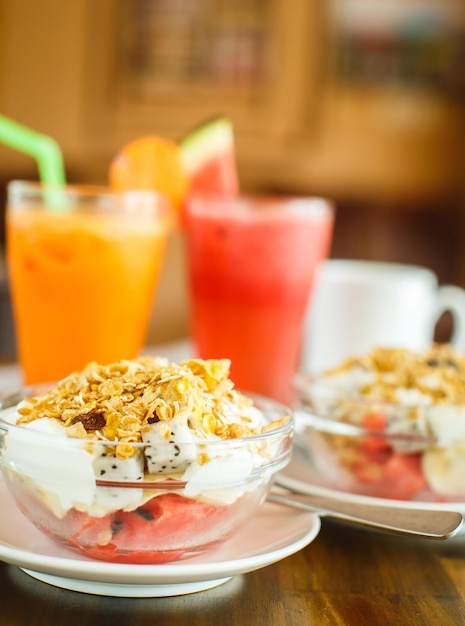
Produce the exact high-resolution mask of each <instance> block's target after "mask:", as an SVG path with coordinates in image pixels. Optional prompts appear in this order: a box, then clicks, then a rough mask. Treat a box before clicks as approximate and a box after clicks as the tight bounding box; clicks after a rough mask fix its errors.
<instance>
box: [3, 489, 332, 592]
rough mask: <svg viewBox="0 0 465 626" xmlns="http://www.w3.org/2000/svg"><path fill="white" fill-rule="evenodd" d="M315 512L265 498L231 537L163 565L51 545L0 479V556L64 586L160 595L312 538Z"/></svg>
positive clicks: (275, 557) (202, 585) (242, 568)
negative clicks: (108, 560)
mask: <svg viewBox="0 0 465 626" xmlns="http://www.w3.org/2000/svg"><path fill="white" fill-rule="evenodd" d="M319 530H320V519H319V517H318V516H317V515H315V514H314V513H310V512H305V511H297V510H295V509H291V508H287V507H285V506H279V505H275V504H270V503H265V504H264V505H263V507H262V508H261V509H260V510H259V512H258V513H257V515H256V516H255V517H254V518H253V519H252V520H250V522H248V523H247V524H246V525H245V526H244V527H243V528H242V529H241V530H240V531H239V532H238V533H237V535H236V536H234V537H232V538H231V539H229V540H228V541H226V542H224V543H223V544H221V545H220V546H218V547H217V548H215V549H212V550H211V551H209V552H208V553H205V554H202V555H200V556H196V557H193V558H191V559H186V560H185V561H178V562H173V563H168V564H162V565H130V564H115V563H106V562H102V561H95V560H91V559H88V558H86V557H85V556H81V555H79V554H75V553H74V552H72V551H69V550H67V549H66V548H64V547H61V546H59V545H58V544H55V543H54V542H53V541H52V540H51V539H49V538H47V537H46V536H45V535H43V534H42V533H41V532H40V531H39V530H37V529H36V528H35V526H33V524H32V523H31V522H29V520H28V519H26V517H25V516H24V515H23V514H22V513H21V512H20V511H19V509H18V508H17V507H16V505H15V503H14V501H13V499H12V497H11V495H10V493H9V492H8V489H7V487H6V485H5V483H4V482H3V481H2V480H1V478H0V560H2V561H5V562H6V563H9V564H11V565H16V566H18V567H20V568H21V569H22V570H23V571H25V572H26V573H27V574H29V575H30V576H32V577H34V578H36V579H38V580H41V581H43V582H46V583H48V584H51V585H55V586H57V587H62V588H64V589H71V590H73V591H80V592H84V593H92V594H96V595H107V596H121V597H165V596H175V595H184V594H188V593H195V592H197V591H203V590H205V589H210V588H213V587H216V586H218V585H220V584H222V583H224V582H226V581H227V580H229V579H230V578H232V577H233V576H236V575H239V574H246V573H248V572H252V571H254V570H257V569H260V568H262V567H265V566H267V565H271V564H272V563H275V562H277V561H280V560H282V559H284V558H285V557H287V556H290V555H291V554H294V553H295V552H297V551H299V550H301V549H302V548H304V547H305V546H306V545H308V544H309V543H311V542H312V541H313V540H314V539H315V537H316V536H317V535H318V532H319Z"/></svg>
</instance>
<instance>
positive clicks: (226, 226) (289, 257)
mask: <svg viewBox="0 0 465 626" xmlns="http://www.w3.org/2000/svg"><path fill="white" fill-rule="evenodd" d="M333 220H334V211H333V208H332V206H331V204H330V203H329V202H328V201H327V200H324V199H321V198H292V197H278V196H276V197H266V196H263V197H261V196H256V197H254V196H243V197H239V198H235V199H234V198H229V199H223V198H214V197H212V196H209V197H200V196H197V197H192V198H190V199H189V200H188V201H187V203H186V214H185V227H186V239H187V260H188V275H189V283H190V299H191V325H192V338H193V343H194V349H195V351H196V353H197V355H198V356H200V357H202V358H229V359H231V362H232V363H231V377H232V379H233V380H234V381H235V384H236V387H238V388H239V389H244V390H248V391H252V392H255V393H259V394H263V395H266V396H269V397H272V398H275V399H277V400H279V401H281V402H285V403H287V404H289V403H291V401H292V396H293V393H292V379H293V376H294V374H295V372H296V370H297V365H298V360H299V356H300V355H299V352H300V346H301V333H302V324H303V318H304V314H305V310H306V308H307V305H308V301H309V298H310V296H311V292H312V288H313V280H314V276H315V271H316V268H317V266H318V264H319V263H320V262H321V261H322V260H323V259H325V258H326V257H327V255H328V252H329V248H330V244H331V238H332V229H333Z"/></svg>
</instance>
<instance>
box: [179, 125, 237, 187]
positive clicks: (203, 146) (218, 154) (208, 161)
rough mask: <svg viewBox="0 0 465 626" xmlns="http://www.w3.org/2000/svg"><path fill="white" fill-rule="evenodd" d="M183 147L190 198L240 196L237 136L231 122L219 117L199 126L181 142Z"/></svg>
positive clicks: (182, 154) (183, 159)
mask: <svg viewBox="0 0 465 626" xmlns="http://www.w3.org/2000/svg"><path fill="white" fill-rule="evenodd" d="M179 147H180V148H181V159H182V162H183V165H184V168H185V171H186V173H187V175H188V177H189V180H190V184H189V194H190V195H195V194H209V195H218V196H221V197H234V196H236V195H237V194H238V192H239V180H238V174H237V167H236V158H235V151H234V132H233V126H232V123H231V121H230V120H229V119H228V118H226V117H216V118H213V119H210V120H208V121H206V122H204V123H203V124H200V125H199V126H196V127H195V128H194V129H193V130H191V131H190V132H189V133H188V134H187V135H185V136H184V137H183V138H182V139H181V140H180V142H179Z"/></svg>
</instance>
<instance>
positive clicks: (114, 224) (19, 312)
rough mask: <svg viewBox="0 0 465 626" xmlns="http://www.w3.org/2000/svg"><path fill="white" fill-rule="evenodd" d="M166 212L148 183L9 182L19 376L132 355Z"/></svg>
mask: <svg viewBox="0 0 465 626" xmlns="http://www.w3.org/2000/svg"><path fill="white" fill-rule="evenodd" d="M169 216H170V211H169V208H168V205H167V201H166V200H165V198H164V197H163V196H161V195H159V194H157V193H155V192H151V191H140V192H139V191H134V192H133V191H131V192H121V193H113V192H112V191H111V190H109V189H107V188H102V187H90V186H89V187H80V186H68V187H60V188H55V189H51V188H44V187H42V186H41V185H39V184H37V183H27V182H23V181H14V182H12V183H10V185H9V186H8V205H7V216H6V227H7V262H8V270H9V277H10V286H11V292H12V302H13V311H14V320H15V330H16V338H17V344H18V352H19V362H20V365H21V368H22V371H23V377H24V382H25V383H26V384H28V385H29V384H36V383H40V382H48V381H53V380H58V379H60V378H63V377H64V376H67V375H68V374H70V373H71V372H73V371H75V370H78V369H81V368H83V367H84V366H85V365H86V364H87V363H88V362H90V361H99V362H100V363H109V362H112V361H115V360H118V359H131V358H134V357H136V356H137V355H138V353H139V352H140V350H141V349H142V347H143V344H144V341H145V335H146V331H147V327H148V323H149V318H150V313H151V310H152V306H153V300H154V296H155V292H156V287H157V283H158V278H159V274H160V271H161V267H162V262H163V258H164V250H165V242H166V239H167V234H168V232H169V228H170V226H169V223H170V217H169Z"/></svg>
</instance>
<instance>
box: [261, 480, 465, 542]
mask: <svg viewBox="0 0 465 626" xmlns="http://www.w3.org/2000/svg"><path fill="white" fill-rule="evenodd" d="M267 500H268V501H269V502H275V503H277V504H284V505H286V506H292V507H295V508H297V509H303V510H305V511H314V512H315V513H317V514H318V515H320V516H322V517H333V518H336V519H340V520H345V521H347V522H354V523H357V524H363V525H365V526H371V527H373V528H378V529H380V530H387V531H390V532H393V533H401V534H407V535H415V536H417V537H427V538H429V539H448V538H449V537H453V536H454V535H455V534H456V533H457V532H458V531H459V530H460V528H461V526H462V523H463V516H462V514H461V513H458V512H457V511H443V510H440V511H439V510H434V509H412V508H407V507H406V508H404V507H395V506H394V507H393V506H391V505H389V506H387V505H383V504H361V503H358V502H348V501H345V500H343V499H339V498H333V497H330V496H326V495H325V496H323V495H317V494H312V495H310V494H302V493H295V492H291V491H282V492H281V491H277V490H276V489H273V491H271V492H270V493H269V494H268V497H267Z"/></svg>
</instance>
